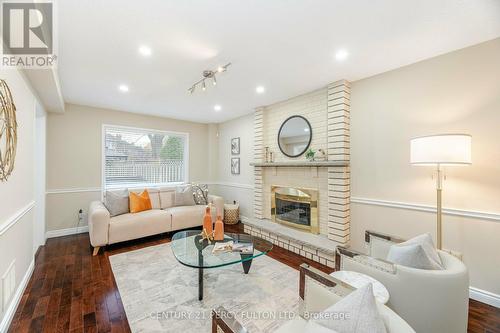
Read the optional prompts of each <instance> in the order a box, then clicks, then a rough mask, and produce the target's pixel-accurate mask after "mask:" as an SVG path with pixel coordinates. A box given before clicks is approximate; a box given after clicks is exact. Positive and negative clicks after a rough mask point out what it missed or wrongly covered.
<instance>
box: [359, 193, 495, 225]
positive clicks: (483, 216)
mask: <svg viewBox="0 0 500 333" xmlns="http://www.w3.org/2000/svg"><path fill="white" fill-rule="evenodd" d="M351 203H356V204H362V205H371V206H382V207H390V208H399V209H406V210H415V211H420V212H427V213H436V207H434V206H431V205H423V204H417V203H409V202H400V201H392V200H380V199H371V198H362V197H351ZM443 214H445V215H454V216H461V217H472V218H476V219H480V220H490V221H496V222H500V213H493V212H482V211H476V210H466V209H456V208H443Z"/></svg>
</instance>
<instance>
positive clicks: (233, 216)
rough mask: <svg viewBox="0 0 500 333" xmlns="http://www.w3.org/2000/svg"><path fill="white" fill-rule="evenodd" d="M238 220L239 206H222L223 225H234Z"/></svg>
mask: <svg viewBox="0 0 500 333" xmlns="http://www.w3.org/2000/svg"><path fill="white" fill-rule="evenodd" d="M239 220H240V205H239V204H238V203H234V204H224V223H225V224H236V223H238V221H239Z"/></svg>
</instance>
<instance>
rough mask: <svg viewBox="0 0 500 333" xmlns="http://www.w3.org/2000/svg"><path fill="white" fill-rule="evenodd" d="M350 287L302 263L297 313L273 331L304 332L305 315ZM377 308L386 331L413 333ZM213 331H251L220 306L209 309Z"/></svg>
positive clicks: (394, 316)
mask: <svg viewBox="0 0 500 333" xmlns="http://www.w3.org/2000/svg"><path fill="white" fill-rule="evenodd" d="M353 290H354V289H353V288H352V287H351V286H349V285H347V284H345V283H343V282H341V281H339V280H337V279H335V278H334V277H332V276H330V275H328V274H326V273H323V272H322V271H320V270H318V269H315V268H313V267H310V266H309V265H307V264H302V265H301V266H300V281H299V303H300V307H299V311H300V313H299V315H300V316H298V317H296V318H295V319H293V320H290V321H288V322H286V323H285V324H283V325H282V326H281V327H280V328H278V329H277V330H276V331H275V332H276V333H303V332H304V328H305V327H306V325H307V322H308V321H307V319H304V318H306V317H307V316H306V314H308V313H317V312H321V311H324V310H326V309H327V308H329V307H330V306H331V305H333V304H335V303H336V302H338V301H339V300H340V299H342V298H343V297H345V296H347V295H348V294H349V293H350V292H352V291H353ZM377 307H378V311H379V313H380V316H381V317H382V319H383V321H384V324H385V327H386V329H387V332H388V333H415V331H414V330H413V328H411V327H410V325H408V324H407V323H406V322H405V321H404V320H403V319H402V318H401V317H399V316H398V315H397V314H396V313H395V312H394V311H392V310H391V309H389V308H388V307H387V306H385V305H384V304H382V303H379V302H377ZM212 332H223V333H251V332H249V331H248V330H247V329H246V328H245V327H244V326H243V325H241V323H239V322H238V321H237V320H236V318H234V316H233V314H232V313H230V312H228V311H227V310H226V309H224V307H222V306H221V307H218V308H217V309H215V310H213V311H212Z"/></svg>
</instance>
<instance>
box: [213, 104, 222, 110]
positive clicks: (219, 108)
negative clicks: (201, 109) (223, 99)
mask: <svg viewBox="0 0 500 333" xmlns="http://www.w3.org/2000/svg"><path fill="white" fill-rule="evenodd" d="M214 110H215V111H217V112H219V111H220V110H222V107H221V106H220V105H219V104H216V105H214Z"/></svg>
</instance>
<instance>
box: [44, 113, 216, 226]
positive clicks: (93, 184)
mask: <svg viewBox="0 0 500 333" xmlns="http://www.w3.org/2000/svg"><path fill="white" fill-rule="evenodd" d="M103 124H110V125H122V126H131V127H139V128H148V129H149V128H150V129H157V130H165V131H176V132H186V133H189V181H199V180H206V179H208V174H209V172H208V167H207V165H208V143H207V137H208V125H206V124H200V123H193V122H187V121H180V120H173V119H167V118H160V117H152V116H144V115H138V114H132V113H126V112H119V111H113V110H106V109H98V108H93V107H87V106H80V105H71V104H68V105H66V112H65V113H64V114H55V113H52V114H50V115H49V117H48V121H47V163H48V165H47V189H48V190H47V192H48V196H47V230H49V231H51V230H60V229H66V228H74V227H76V226H77V222H78V210H79V209H80V208H82V209H83V210H84V211H86V210H87V208H88V205H89V202H90V201H91V200H97V199H99V198H100V187H101V168H102V164H101V154H102V151H101V148H102V138H101V136H102V125H103ZM84 224H86V221H85V222H84Z"/></svg>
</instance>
